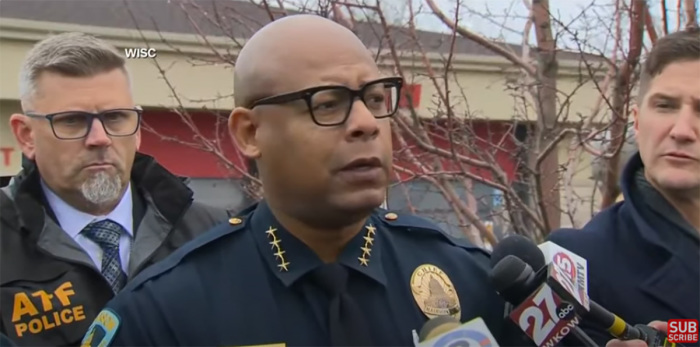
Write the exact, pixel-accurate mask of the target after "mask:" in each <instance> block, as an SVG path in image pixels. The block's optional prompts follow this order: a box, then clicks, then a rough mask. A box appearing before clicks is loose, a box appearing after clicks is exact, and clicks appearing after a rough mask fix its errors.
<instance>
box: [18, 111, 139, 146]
mask: <svg viewBox="0 0 700 347" xmlns="http://www.w3.org/2000/svg"><path fill="white" fill-rule="evenodd" d="M114 111H134V112H136V117H137V120H136V128H135V129H134V131H133V132H132V133H130V134H127V135H113V134H110V133H109V130H107V127H106V126H105V122H104V119H103V118H104V116H105V114H106V113H109V112H114ZM64 114H82V115H86V116H88V118H89V119H88V122H87V124H88V128H87V131H86V132H85V135H83V136H80V137H69V138H66V137H60V136H58V134H57V133H56V128H54V125H53V119H54V118H55V117H56V116H61V115H64ZM24 115H25V116H27V117H30V118H34V119H46V120H48V121H49V126H51V132H53V136H55V137H56V138H57V139H59V140H66V141H68V140H80V139H84V138H86V137H88V135H90V131H92V124H93V123H94V122H95V119H97V120H99V121H100V124H102V129H104V131H105V134H107V135H108V136H111V137H129V136H132V135H134V134H136V132H137V131H139V128H140V127H141V119H142V118H143V109H142V108H141V107H140V106H136V107H134V108H112V109H108V110H103V111H100V112H97V113H95V112H87V111H77V110H76V111H61V112H54V113H49V114H38V113H33V112H27V113H24Z"/></svg>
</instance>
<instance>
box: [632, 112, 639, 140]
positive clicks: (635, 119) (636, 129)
mask: <svg viewBox="0 0 700 347" xmlns="http://www.w3.org/2000/svg"><path fill="white" fill-rule="evenodd" d="M630 113H632V122H633V128H634V139H635V140H637V134H638V133H639V106H637V105H632V107H630Z"/></svg>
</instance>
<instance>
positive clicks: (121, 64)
mask: <svg viewBox="0 0 700 347" xmlns="http://www.w3.org/2000/svg"><path fill="white" fill-rule="evenodd" d="M115 69H122V70H123V71H124V73H125V74H126V75H127V78H128V76H129V73H128V71H127V69H126V62H125V60H124V57H123V56H122V55H121V54H120V53H119V51H117V49H116V48H115V47H114V46H112V45H111V44H109V43H108V42H106V41H104V40H101V39H98V38H96V37H94V36H92V35H88V34H85V33H73V32H71V33H63V34H59V35H55V36H51V37H49V38H47V39H45V40H43V41H41V42H39V43H37V44H36V45H35V46H34V47H33V48H32V49H31V50H30V51H29V53H27V57H26V58H25V60H24V63H23V64H22V68H21V69H20V75H19V94H20V100H21V102H22V109H23V110H24V111H25V112H26V111H28V108H30V107H31V101H32V99H33V98H34V97H35V96H36V93H37V91H38V88H37V80H38V79H39V77H40V76H41V74H42V73H43V72H54V73H57V74H60V75H63V76H67V77H92V76H95V75H98V74H100V73H103V72H109V71H112V70H115Z"/></svg>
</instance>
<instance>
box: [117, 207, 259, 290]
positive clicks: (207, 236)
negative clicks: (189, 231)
mask: <svg viewBox="0 0 700 347" xmlns="http://www.w3.org/2000/svg"><path fill="white" fill-rule="evenodd" d="M254 206H255V205H253V206H251V207H250V208H246V209H245V210H243V211H241V213H239V214H238V217H232V218H229V219H228V220H227V221H226V222H224V223H220V224H218V225H216V226H215V227H213V228H211V229H209V231H206V232H204V233H203V234H201V235H199V236H197V237H195V238H194V239H192V240H190V241H189V242H187V243H185V244H184V245H182V246H181V247H180V248H178V249H177V250H175V251H174V252H173V253H171V254H170V255H169V256H167V257H166V258H165V259H163V260H161V261H159V262H157V263H155V264H154V265H152V266H150V267H148V268H146V269H145V270H144V271H143V272H141V273H139V274H138V275H137V276H136V277H135V278H134V279H133V280H131V281H130V282H129V283H128V284H127V285H126V287H125V288H124V290H125V291H126V290H135V289H138V288H139V287H140V286H141V285H142V284H144V283H146V282H148V281H149V280H151V279H155V278H157V277H159V276H160V275H162V274H165V273H166V272H168V271H170V270H172V269H173V268H174V267H175V266H177V265H178V264H180V263H181V262H182V261H183V260H184V259H185V258H187V256H188V255H190V254H191V253H193V252H196V251H197V250H198V249H200V248H202V247H205V246H206V245H208V244H210V243H211V242H214V241H216V240H218V239H220V238H222V237H224V236H226V235H230V234H233V233H235V232H237V231H240V230H243V229H245V228H246V226H247V225H248V220H249V219H250V218H249V217H250V215H251V213H252V211H253V210H254V209H255V208H254Z"/></svg>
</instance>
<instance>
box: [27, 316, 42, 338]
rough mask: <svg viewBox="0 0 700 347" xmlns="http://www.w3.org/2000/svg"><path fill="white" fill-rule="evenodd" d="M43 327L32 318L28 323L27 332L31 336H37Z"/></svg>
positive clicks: (38, 321)
mask: <svg viewBox="0 0 700 347" xmlns="http://www.w3.org/2000/svg"><path fill="white" fill-rule="evenodd" d="M43 328H44V327H43V326H41V321H40V320H38V319H36V318H34V319H32V320H30V321H29V332H30V333H32V334H38V333H39V332H40V331H41V330H42V329H43Z"/></svg>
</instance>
